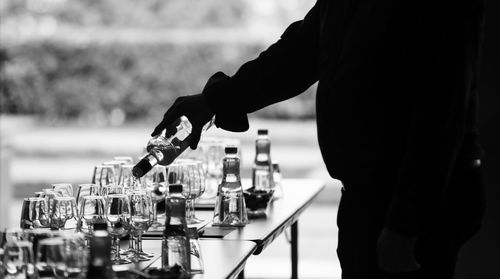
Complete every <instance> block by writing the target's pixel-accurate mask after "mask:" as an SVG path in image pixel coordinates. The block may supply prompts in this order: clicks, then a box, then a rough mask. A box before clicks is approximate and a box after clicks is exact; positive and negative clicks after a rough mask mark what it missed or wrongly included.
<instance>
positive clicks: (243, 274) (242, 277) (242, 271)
mask: <svg viewBox="0 0 500 279" xmlns="http://www.w3.org/2000/svg"><path fill="white" fill-rule="evenodd" d="M238 279H245V270H244V269H242V270H241V271H240V274H238Z"/></svg>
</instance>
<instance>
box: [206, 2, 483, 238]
mask: <svg viewBox="0 0 500 279" xmlns="http://www.w3.org/2000/svg"><path fill="white" fill-rule="evenodd" d="M482 12H483V3H482V1H480V0H453V1H452V0H449V1H444V0H427V1H401V0H380V1H376V0H318V1H317V2H316V4H315V6H314V7H313V8H312V9H311V10H310V11H309V13H308V14H307V15H306V17H305V18H304V19H303V20H301V21H297V22H294V23H293V24H291V25H290V26H289V27H288V28H287V29H286V31H285V32H284V33H283V35H282V36H281V39H280V40H278V41H277V42H276V43H275V44H273V45H271V46H270V47H269V48H268V49H267V50H265V51H263V52H262V53H261V54H260V55H259V57H258V58H256V59H255V60H252V61H249V62H247V63H245V64H244V65H242V66H241V68H240V69H239V70H238V71H237V73H236V74H234V75H233V76H232V77H227V76H225V75H222V74H221V73H218V75H219V79H218V81H217V82H214V83H212V84H210V85H208V86H207V87H206V88H205V89H204V92H203V93H204V94H205V96H207V99H208V101H209V103H210V105H211V107H212V108H213V110H214V111H215V112H216V125H217V126H219V127H221V128H225V129H228V130H233V131H235V130H245V129H247V128H248V120H247V118H246V114H247V113H250V112H253V111H256V110H258V109H261V108H263V107H265V106H268V105H270V104H273V103H276V102H280V101H283V100H286V99H289V98H291V97H294V96H296V95H298V94H300V93H302V92H303V91H305V90H306V89H307V88H308V87H310V86H311V85H312V84H314V83H315V82H316V81H319V83H318V89H317V97H316V98H317V125H318V139H319V144H320V148H321V152H322V155H323V159H324V161H325V164H326V166H327V168H328V171H329V173H330V175H331V176H332V177H335V178H338V179H340V180H342V181H344V182H346V183H345V185H350V184H352V185H356V183H349V182H351V181H353V182H355V181H359V180H360V179H361V180H367V181H369V180H370V179H378V180H379V179H383V180H386V181H387V184H386V188H384V189H380V191H386V192H387V194H388V195H391V196H392V199H391V201H390V204H389V205H388V206H389V210H388V213H387V218H386V226H388V227H389V228H391V229H393V230H395V231H398V232H400V233H405V234H409V235H415V234H418V233H420V232H421V231H422V230H423V229H424V228H425V225H426V220H429V219H430V218H431V216H432V215H433V214H434V213H435V211H436V210H438V207H439V205H440V203H441V202H442V200H443V199H444V198H445V195H446V192H447V189H446V187H447V185H448V180H449V177H450V174H451V172H452V169H453V168H454V166H455V165H456V164H458V163H460V162H462V161H467V160H468V159H472V158H478V157H480V156H481V150H480V147H479V145H478V144H477V119H476V107H477V106H476V98H477V96H476V95H477V94H476V82H477V71H478V54H479V44H480V41H481V38H480V37H481V29H482ZM356 190H360V191H361V192H362V191H364V190H365V189H356Z"/></svg>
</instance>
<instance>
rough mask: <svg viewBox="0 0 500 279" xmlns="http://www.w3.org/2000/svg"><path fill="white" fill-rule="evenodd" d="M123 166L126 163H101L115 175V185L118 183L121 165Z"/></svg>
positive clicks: (115, 161)
mask: <svg viewBox="0 0 500 279" xmlns="http://www.w3.org/2000/svg"><path fill="white" fill-rule="evenodd" d="M124 164H126V161H119V160H111V161H106V162H104V163H103V165H106V166H112V167H113V173H114V175H115V183H116V182H118V179H119V175H120V170H121V167H122V165H124Z"/></svg>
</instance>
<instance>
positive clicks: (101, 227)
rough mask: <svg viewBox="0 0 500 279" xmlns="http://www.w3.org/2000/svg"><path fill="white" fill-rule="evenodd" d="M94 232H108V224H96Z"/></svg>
mask: <svg viewBox="0 0 500 279" xmlns="http://www.w3.org/2000/svg"><path fill="white" fill-rule="evenodd" d="M94 231H96V232H97V231H106V232H107V231H108V223H106V222H102V223H95V224H94Z"/></svg>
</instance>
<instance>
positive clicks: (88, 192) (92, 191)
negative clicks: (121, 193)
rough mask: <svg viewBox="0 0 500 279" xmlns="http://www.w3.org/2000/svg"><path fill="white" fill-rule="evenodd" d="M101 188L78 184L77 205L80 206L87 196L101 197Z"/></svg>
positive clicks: (93, 185) (94, 185)
mask: <svg viewBox="0 0 500 279" xmlns="http://www.w3.org/2000/svg"><path fill="white" fill-rule="evenodd" d="M99 194H100V193H99V186H98V185H96V184H78V191H77V194H76V205H77V206H80V204H81V202H82V199H83V197H86V196H94V195H95V196H99Z"/></svg>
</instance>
